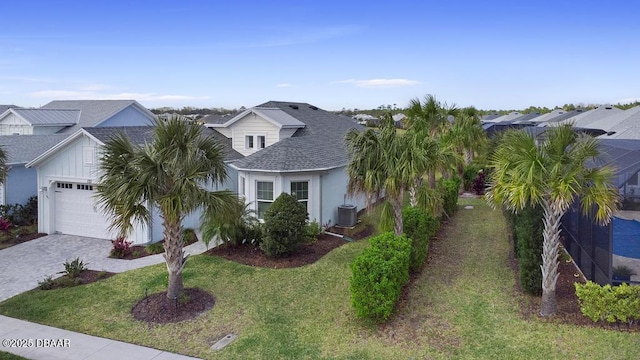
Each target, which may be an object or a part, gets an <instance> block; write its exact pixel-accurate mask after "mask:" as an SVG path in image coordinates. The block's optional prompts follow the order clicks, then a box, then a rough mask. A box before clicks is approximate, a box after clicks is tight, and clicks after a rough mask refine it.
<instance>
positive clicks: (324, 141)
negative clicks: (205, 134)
mask: <svg viewBox="0 0 640 360" xmlns="http://www.w3.org/2000/svg"><path fill="white" fill-rule="evenodd" d="M206 126H207V127H210V128H213V129H215V130H217V131H218V132H220V133H221V134H223V135H224V136H226V137H227V138H229V139H231V143H232V144H233V145H232V146H233V149H234V150H236V151H238V152H240V153H242V154H244V155H246V157H244V158H242V159H239V160H236V161H232V162H231V163H230V166H231V167H232V168H235V169H236V170H237V176H238V178H237V179H238V186H237V189H238V195H239V196H241V197H243V198H244V199H245V201H246V203H247V204H250V206H251V208H252V209H253V210H255V211H256V213H257V215H258V218H260V219H262V218H263V216H264V213H265V211H266V210H267V209H268V208H269V206H270V205H271V203H272V202H273V200H275V199H276V198H277V197H278V196H279V195H280V194H281V193H283V192H287V193H290V194H292V195H294V196H295V197H296V198H297V199H298V201H300V202H302V203H304V204H305V206H306V207H307V211H308V212H309V219H310V220H311V221H314V220H315V221H317V222H319V223H321V224H326V223H331V224H336V223H337V221H338V207H339V206H340V205H344V204H345V202H346V203H348V204H352V205H356V206H357V207H358V208H362V207H363V206H364V204H365V199H364V197H361V196H356V197H354V198H349V197H348V196H347V183H348V181H349V177H348V175H347V171H346V167H347V164H348V162H349V159H348V154H347V151H346V148H345V143H344V136H345V134H346V133H347V132H348V131H349V130H350V129H353V128H355V129H358V130H362V129H364V128H363V127H362V126H359V125H357V124H354V123H353V121H351V120H350V119H349V118H346V117H344V116H340V115H336V114H333V113H330V112H327V111H324V110H322V109H319V108H318V107H316V106H313V105H310V104H306V103H292V102H279V101H270V102H267V103H264V104H262V105H259V106H256V107H253V108H250V109H247V110H245V111H243V112H242V113H240V114H238V115H236V116H234V117H232V118H221V120H219V121H218V123H209V124H206Z"/></svg>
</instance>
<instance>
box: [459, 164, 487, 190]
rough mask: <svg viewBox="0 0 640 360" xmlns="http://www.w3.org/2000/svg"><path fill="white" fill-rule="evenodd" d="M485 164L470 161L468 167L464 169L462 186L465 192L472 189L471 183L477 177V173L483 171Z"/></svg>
mask: <svg viewBox="0 0 640 360" xmlns="http://www.w3.org/2000/svg"><path fill="white" fill-rule="evenodd" d="M486 167H487V166H486V164H484V163H480V162H477V161H472V162H471V163H469V165H467V166H465V167H464V172H463V173H462V177H463V179H462V181H463V184H464V190H465V191H471V189H472V188H473V181H474V180H475V179H476V177H478V172H479V171H480V170H484V168H486Z"/></svg>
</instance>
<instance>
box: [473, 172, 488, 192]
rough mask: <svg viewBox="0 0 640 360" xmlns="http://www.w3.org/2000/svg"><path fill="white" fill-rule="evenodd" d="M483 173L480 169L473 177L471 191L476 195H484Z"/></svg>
mask: <svg viewBox="0 0 640 360" xmlns="http://www.w3.org/2000/svg"><path fill="white" fill-rule="evenodd" d="M485 175H486V174H485V173H484V171H482V170H481V171H480V172H479V173H478V176H476V178H475V179H473V191H474V192H475V193H476V195H484V190H485Z"/></svg>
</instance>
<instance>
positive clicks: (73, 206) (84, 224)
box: [54, 182, 115, 239]
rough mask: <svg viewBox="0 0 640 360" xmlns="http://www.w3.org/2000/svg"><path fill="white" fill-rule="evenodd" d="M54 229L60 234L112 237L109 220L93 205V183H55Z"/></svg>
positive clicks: (101, 237)
mask: <svg viewBox="0 0 640 360" xmlns="http://www.w3.org/2000/svg"><path fill="white" fill-rule="evenodd" d="M54 194H55V201H54V206H55V231H56V232H58V233H62V234H69V235H78V236H87V237H94V238H100V239H113V238H115V236H114V234H113V233H111V232H109V231H108V230H107V228H108V227H109V222H108V219H107V217H106V216H104V215H103V214H102V213H101V212H100V211H99V208H98V207H97V206H96V205H95V199H94V197H93V196H94V195H95V191H94V185H91V184H86V183H85V184H80V183H71V182H57V183H56V184H55V193H54Z"/></svg>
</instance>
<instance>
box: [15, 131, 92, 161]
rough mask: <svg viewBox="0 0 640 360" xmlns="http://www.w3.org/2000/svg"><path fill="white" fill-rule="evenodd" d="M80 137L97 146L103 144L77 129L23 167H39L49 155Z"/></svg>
mask: <svg viewBox="0 0 640 360" xmlns="http://www.w3.org/2000/svg"><path fill="white" fill-rule="evenodd" d="M82 135H84V136H86V137H88V138H89V139H91V140H93V141H95V142H96V143H98V145H104V143H103V142H102V141H100V140H98V138H96V137H95V136H93V135H91V134H89V133H88V132H87V131H86V130H84V129H78V130H77V131H76V132H75V133H73V134H72V135H71V136H69V137H68V138H66V139H64V140H62V141H61V142H59V143H58V144H56V145H55V146H54V147H52V148H51V149H49V150H47V151H45V152H44V153H42V154H41V155H40V156H38V157H37V158H35V159H33V160H31V161H30V162H28V163H27V165H25V166H24V167H26V168H32V167H34V166H37V165H39V164H40V163H42V162H44V161H45V160H46V159H47V158H48V157H50V156H51V155H53V154H55V153H56V152H58V150H60V149H62V148H64V147H65V146H67V145H69V144H70V143H72V142H73V141H75V140H76V139H78V138H80V137H81V136H82Z"/></svg>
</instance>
